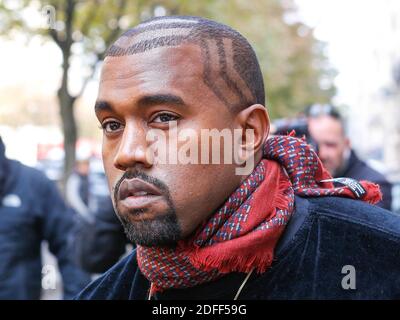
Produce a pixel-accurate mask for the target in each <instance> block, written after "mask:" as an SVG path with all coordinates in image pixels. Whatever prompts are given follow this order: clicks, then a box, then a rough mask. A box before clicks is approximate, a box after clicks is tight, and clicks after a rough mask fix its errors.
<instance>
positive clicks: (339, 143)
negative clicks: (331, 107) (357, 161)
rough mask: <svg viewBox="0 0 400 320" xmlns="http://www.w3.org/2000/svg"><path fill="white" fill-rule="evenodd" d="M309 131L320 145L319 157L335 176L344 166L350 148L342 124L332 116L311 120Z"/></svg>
mask: <svg viewBox="0 0 400 320" xmlns="http://www.w3.org/2000/svg"><path fill="white" fill-rule="evenodd" d="M308 130H309V132H310V135H311V137H312V138H313V139H314V140H315V141H316V142H317V144H318V155H319V157H320V159H321V161H322V163H323V164H324V166H325V168H326V169H327V170H328V171H329V172H330V174H331V175H333V176H334V175H335V174H336V173H337V171H338V170H339V169H340V168H341V167H342V166H343V162H344V154H345V152H346V150H348V148H349V140H348V139H347V138H346V137H345V135H344V132H343V128H342V124H341V123H340V121H339V120H337V119H334V118H332V117H330V116H319V117H316V118H310V119H309V121H308Z"/></svg>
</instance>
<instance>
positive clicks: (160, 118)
mask: <svg viewBox="0 0 400 320" xmlns="http://www.w3.org/2000/svg"><path fill="white" fill-rule="evenodd" d="M178 118H179V117H178V116H176V115H173V114H170V113H161V114H159V115H157V116H156V117H155V118H154V119H153V120H152V122H155V123H163V122H169V121H174V120H178Z"/></svg>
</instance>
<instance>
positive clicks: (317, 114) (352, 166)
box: [307, 104, 392, 210]
mask: <svg viewBox="0 0 400 320" xmlns="http://www.w3.org/2000/svg"><path fill="white" fill-rule="evenodd" d="M307 113H308V131H309V134H310V136H311V138H312V139H313V140H314V141H315V142H316V144H317V145H318V155H319V157H320V159H321V160H322V163H323V164H324V166H325V168H326V169H328V171H329V173H330V174H331V175H332V176H333V177H334V178H338V177H349V178H353V179H356V180H369V181H371V182H374V183H377V184H378V185H379V186H380V188H381V191H382V194H383V199H382V201H380V202H379V203H378V204H377V205H378V206H380V207H382V208H384V209H387V210H391V203H392V185H391V184H390V183H389V182H388V181H387V180H386V178H385V177H384V175H383V174H381V173H379V172H378V171H376V170H374V169H372V168H371V167H369V166H368V165H367V164H366V163H365V162H364V161H362V160H361V159H360V158H359V157H358V156H357V155H356V153H355V151H354V150H353V149H352V148H351V142H350V139H349V138H348V137H347V136H346V132H345V126H344V121H343V119H342V117H341V115H340V113H339V111H338V110H337V109H336V108H335V107H333V106H331V105H319V104H315V105H312V106H311V107H310V108H309V109H308V112H307Z"/></svg>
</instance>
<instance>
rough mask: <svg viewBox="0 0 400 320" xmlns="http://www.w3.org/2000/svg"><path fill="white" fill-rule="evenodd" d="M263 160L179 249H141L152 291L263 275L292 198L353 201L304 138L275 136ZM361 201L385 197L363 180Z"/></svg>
mask: <svg viewBox="0 0 400 320" xmlns="http://www.w3.org/2000/svg"><path fill="white" fill-rule="evenodd" d="M263 155H264V159H263V160H262V161H261V162H260V163H259V164H258V165H257V167H256V168H255V169H254V171H253V172H252V174H251V175H250V176H248V177H247V178H246V179H245V180H244V182H243V183H242V184H241V185H240V187H239V188H237V189H236V191H235V192H234V193H233V194H232V195H231V196H230V197H229V199H228V200H227V201H226V202H225V203H224V204H223V205H222V206H221V207H220V209H219V210H218V211H217V212H215V213H214V214H213V215H211V216H210V218H209V219H208V221H206V222H205V223H204V224H203V225H202V226H200V227H199V229H198V232H196V233H195V235H194V236H192V237H191V238H190V239H185V240H182V241H180V242H178V244H177V246H176V248H174V249H172V248H164V247H157V248H155V247H151V248H150V247H143V246H138V247H137V259H138V264H139V268H140V270H141V272H142V273H143V274H144V276H145V277H146V278H147V279H148V280H149V281H150V282H151V283H152V284H153V286H152V292H151V294H153V293H154V292H157V291H163V290H166V289H169V288H188V287H193V286H196V285H199V284H201V283H205V282H209V281H212V280H215V279H218V278H219V277H221V276H223V275H224V274H226V273H230V272H246V273H247V272H249V271H250V270H252V269H253V268H254V269H255V270H256V271H257V272H259V273H261V272H264V271H265V270H266V269H267V268H268V267H269V266H270V265H271V263H272V259H273V256H274V248H275V246H276V244H277V242H278V240H279V238H280V236H281V235H282V232H283V231H284V229H285V226H286V224H287V222H288V221H289V219H290V216H291V215H292V213H293V210H294V195H295V194H297V195H300V196H307V197H320V196H343V197H348V198H355V195H354V193H353V192H352V191H351V189H350V188H349V187H347V186H343V187H338V188H335V187H334V185H333V183H332V182H321V180H326V179H330V178H331V176H330V174H329V173H328V172H327V171H326V170H325V169H324V167H323V166H322V163H321V162H320V160H319V158H318V157H317V155H316V154H315V152H314V151H313V150H312V149H311V148H310V147H309V146H308V145H307V143H306V142H305V141H303V140H301V139H297V138H294V137H291V136H275V137H272V138H270V139H268V140H267V142H266V144H265V145H264V148H263ZM360 184H361V185H362V187H363V188H364V189H365V190H366V194H365V195H364V196H363V200H364V201H367V202H370V203H376V202H378V201H379V200H380V199H381V194H380V191H379V187H378V186H377V185H375V184H372V183H370V182H366V181H362V182H360Z"/></svg>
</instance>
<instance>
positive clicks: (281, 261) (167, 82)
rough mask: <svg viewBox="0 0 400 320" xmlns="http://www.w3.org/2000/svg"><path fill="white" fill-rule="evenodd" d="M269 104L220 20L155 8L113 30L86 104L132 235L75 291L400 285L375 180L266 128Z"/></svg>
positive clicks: (321, 290)
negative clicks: (92, 97)
mask: <svg viewBox="0 0 400 320" xmlns="http://www.w3.org/2000/svg"><path fill="white" fill-rule="evenodd" d="M264 105H265V91H264V84H263V77H262V74H261V70H260V67H259V65H258V61H257V57H256V55H255V52H254V50H253V49H252V47H251V45H250V44H249V43H248V41H247V40H246V39H245V38H244V37H243V36H242V35H240V34H239V33H238V32H237V31H235V30H233V29H231V28H230V27H228V26H225V25H222V24H220V23H217V22H214V21H210V20H208V19H204V18H200V17H185V16H168V17H159V18H154V19H150V20H148V21H145V22H142V23H141V24H139V25H138V26H136V27H135V28H132V29H130V30H128V31H126V32H125V33H124V34H123V35H122V36H121V37H120V38H119V39H117V41H116V42H115V43H114V44H113V45H112V46H111V47H110V48H109V49H108V50H107V53H106V58H105V60H104V64H103V69H102V72H101V78H100V85H99V93H98V97H97V101H96V104H95V113H96V116H97V118H98V120H99V122H100V124H101V126H102V128H103V150H102V154H103V163H104V168H105V173H106V176H107V179H108V186H109V189H110V192H111V195H112V200H113V205H114V208H115V211H116V213H117V215H118V218H119V219H120V221H121V223H122V225H123V227H124V230H125V232H126V234H127V236H128V238H129V239H130V240H131V241H133V242H135V243H136V245H137V246H136V249H135V250H134V251H133V252H132V253H131V254H130V255H129V256H127V257H126V258H124V259H123V260H122V261H120V262H119V263H117V264H116V265H115V266H114V267H112V268H111V269H110V270H109V271H107V272H106V273H105V274H104V275H103V276H101V277H100V278H98V279H97V280H95V281H94V282H92V283H91V284H90V285H89V286H88V287H86V288H85V289H84V290H83V291H82V292H81V293H80V294H79V295H78V296H77V297H76V299H171V298H179V299H211V298H225V299H272V298H276V299H279V298H281V299H282V298H286V299H293V298H303V299H304V298H313V299H316V298H339V299H340V298H343V299H357V298H358V299H362V298H364V299H371V298H376V297H378V298H386V299H388V298H398V297H399V296H400V280H399V276H398V275H399V272H400V260H399V259H398V253H397V252H398V247H399V244H400V218H399V217H398V216H397V215H395V214H393V213H391V212H389V211H387V210H383V209H380V208H378V207H376V206H371V205H370V204H374V203H376V202H377V201H379V199H380V196H381V194H380V192H379V188H378V187H377V186H376V185H375V184H373V183H370V182H368V181H363V182H358V181H356V180H353V179H339V180H334V179H332V177H331V175H330V174H329V172H328V171H327V170H326V169H325V168H324V166H323V165H322V163H321V161H320V160H319V158H318V156H317V154H316V153H315V152H314V150H313V149H312V148H311V147H310V146H309V145H308V144H307V142H306V141H305V140H302V139H299V138H295V137H293V136H291V135H289V136H286V135H285V136H279V135H276V136H272V137H269V126H270V123H269V117H268V113H267V110H266V108H265V107H264ZM221 136H222V137H223V138H224V139H223V140H224V144H223V145H222V144H221V143H220V144H216V143H215V141H214V140H213V139H215V138H217V139H218V138H219V139H220V138H221ZM210 141H211V143H210ZM213 141H214V142H213ZM219 142H221V139H220V140H219ZM221 153H223V155H221ZM215 154H216V155H219V157H216V156H215Z"/></svg>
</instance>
